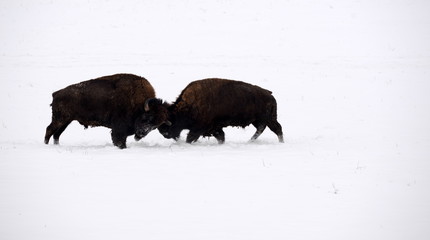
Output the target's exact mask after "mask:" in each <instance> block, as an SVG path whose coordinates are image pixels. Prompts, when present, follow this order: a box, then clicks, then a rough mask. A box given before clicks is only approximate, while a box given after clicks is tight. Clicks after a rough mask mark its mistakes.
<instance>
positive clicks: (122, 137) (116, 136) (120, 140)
mask: <svg viewBox="0 0 430 240" xmlns="http://www.w3.org/2000/svg"><path fill="white" fill-rule="evenodd" d="M111 136H112V142H113V145H115V146H117V147H119V148H121V149H124V148H127V145H126V141H127V135H126V134H124V133H122V132H121V131H118V130H113V129H112V133H111Z"/></svg>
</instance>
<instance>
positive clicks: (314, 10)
mask: <svg viewBox="0 0 430 240" xmlns="http://www.w3.org/2000/svg"><path fill="white" fill-rule="evenodd" d="M429 12H430V2H428V1H419V0H417V1H407V0H397V1H385V0H381V1H371V0H362V1H341V0H322V1H321V0H307V1H299V0H291V1H275V0H269V1H192V0H191V1H138V0H135V1H102V0H95V1H44V0H34V1H19V0H18V1H17V0H10V1H7V0H3V1H0V36H1V37H0V80H1V85H2V86H1V88H0V239H5V240H15V239H41V240H42V239H43V240H46V239H154V240H155V239H160V240H161V239H163V240H164V239H186V240H191V239H196V240H197V239H199V240H200V239H205V240H210V239H232V240H233V239H234V240H237V239H244V240H245V239H246V240H250V239H256V240H257V239H258V240H260V239H357V240H358V239H360V240H361V239H375V240H376V239H378V240H380V239H390V240H392V239H399V240H400V239H417V240H420V239H423V240H424V239H429V238H430V228H429V227H430V174H429V172H430V136H429V134H430V124H429V123H430V15H429V14H428V13H429ZM114 73H133V74H137V75H141V76H143V77H145V78H147V79H148V80H149V81H150V82H151V84H152V85H153V86H154V88H155V90H156V92H157V96H158V97H160V98H163V99H165V100H168V101H173V100H175V98H176V97H177V96H178V95H179V93H180V91H181V90H182V89H183V88H184V87H185V86H186V85H187V84H188V83H189V82H191V81H193V80H198V79H203V78H207V77H222V78H230V79H235V80H242V81H246V82H249V83H252V84H256V85H259V86H261V87H264V88H267V89H269V90H271V91H272V92H273V94H274V96H275V97H276V99H277V101H278V120H279V122H280V123H281V124H282V126H283V129H284V138H285V143H278V141H277V137H276V135H275V134H274V133H272V132H271V131H270V130H269V129H266V131H265V132H264V133H263V134H262V135H261V136H260V138H259V139H258V140H257V141H255V142H248V140H249V139H250V137H251V136H252V134H253V133H254V131H255V129H254V127H252V126H250V127H248V128H246V129H238V128H227V129H226V131H225V132H226V143H225V144H223V145H218V144H217V141H216V140H215V139H214V138H201V139H200V140H199V141H198V142H197V143H195V144H192V145H190V144H186V143H185V142H184V140H183V139H184V137H185V135H186V132H184V133H183V135H182V140H180V141H178V142H174V141H173V140H169V139H164V138H163V137H162V136H161V135H160V134H159V133H158V131H154V132H152V133H150V134H149V135H148V136H147V137H146V138H144V139H142V140H141V141H139V142H135V141H134V139H133V137H129V139H128V148H127V149H124V150H120V149H118V148H116V147H114V146H113V145H112V142H111V139H110V130H109V129H106V128H90V129H87V130H84V128H83V126H81V125H79V124H78V123H72V124H71V125H70V126H69V127H68V128H67V129H66V131H65V132H64V133H63V135H62V136H61V138H60V145H59V146H54V145H52V144H50V145H45V144H43V138H44V134H45V129H46V126H47V125H48V124H49V123H50V118H51V109H50V107H49V104H50V103H51V100H52V97H51V94H52V92H54V91H56V90H58V89H61V88H63V87H66V86H68V85H70V84H73V83H77V82H80V81H84V80H88V79H92V78H97V77H101V76H105V75H110V74H114ZM238 107H240V106H238Z"/></svg>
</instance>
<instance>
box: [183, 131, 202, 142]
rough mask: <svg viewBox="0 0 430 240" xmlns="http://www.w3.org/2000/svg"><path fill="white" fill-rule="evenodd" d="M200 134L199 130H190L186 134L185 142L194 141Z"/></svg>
mask: <svg viewBox="0 0 430 240" xmlns="http://www.w3.org/2000/svg"><path fill="white" fill-rule="evenodd" d="M201 135H202V134H201V133H200V132H197V131H193V130H190V132H189V133H188V135H187V140H186V142H187V143H193V142H196V141H197V140H198V139H199V137H200V136H201Z"/></svg>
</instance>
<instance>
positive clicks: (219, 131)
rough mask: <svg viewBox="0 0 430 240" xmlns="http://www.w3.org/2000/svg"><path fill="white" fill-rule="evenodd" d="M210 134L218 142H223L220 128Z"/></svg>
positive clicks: (222, 133)
mask: <svg viewBox="0 0 430 240" xmlns="http://www.w3.org/2000/svg"><path fill="white" fill-rule="evenodd" d="M212 135H213V136H214V137H215V138H216V140H217V141H218V143H219V144H223V143H224V142H225V133H224V131H223V130H222V128H221V129H218V130H216V131H215V132H214V133H213V134H212Z"/></svg>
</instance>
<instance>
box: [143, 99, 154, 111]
mask: <svg viewBox="0 0 430 240" xmlns="http://www.w3.org/2000/svg"><path fill="white" fill-rule="evenodd" d="M151 100H152V98H148V99H146V101H145V105H144V109H145V112H148V111H149V102H150V101H151Z"/></svg>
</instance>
